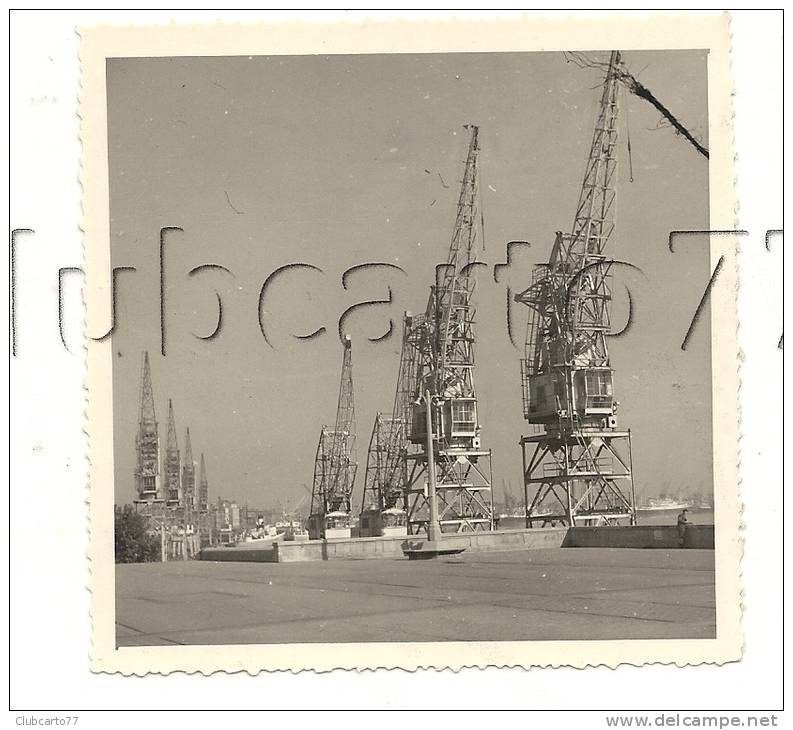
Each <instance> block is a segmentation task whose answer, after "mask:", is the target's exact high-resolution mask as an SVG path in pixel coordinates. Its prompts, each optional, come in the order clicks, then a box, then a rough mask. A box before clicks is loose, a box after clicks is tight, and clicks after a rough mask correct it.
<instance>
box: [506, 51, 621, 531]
mask: <svg viewBox="0 0 793 730" xmlns="http://www.w3.org/2000/svg"><path fill="white" fill-rule="evenodd" d="M621 73H622V72H621V70H620V53H619V52H618V51H612V52H611V55H610V58H609V63H608V66H607V68H606V75H605V80H604V83H603V91H602V95H601V99H600V106H599V109H598V114H597V120H596V122H595V130H594V135H593V137H592V144H591V146H590V149H589V155H588V158H587V163H586V169H585V173H584V182H583V185H582V188H581V193H580V197H579V200H578V207H577V208H576V213H575V219H574V222H573V228H572V232H571V233H569V234H565V233H561V232H559V233H557V234H556V240H555V242H554V245H553V248H552V250H551V255H550V258H549V261H548V263H543V264H539V265H537V266H536V267H535V269H534V272H533V276H532V283H531V285H530V286H529V288H528V289H526V290H525V291H523V292H521V293H520V294H518V295H516V297H515V299H516V301H518V302H522V303H523V304H525V305H527V306H528V307H529V310H530V315H529V324H528V331H527V337H526V351H525V358H524V359H523V360H522V361H521V381H522V390H523V415H524V417H525V419H526V420H527V422H528V423H529V424H531V425H533V426H534V427H535V434H534V435H531V436H524V437H522V438H521V441H520V443H521V449H522V455H523V474H524V503H525V512H526V526H527V527H533V526H534V525H535V523H540V524H542V525H548V524H551V525H553V524H563V525H568V526H572V525H575V524H618V523H619V522H620V521H628V522H630V523H631V524H635V521H636V509H635V502H636V500H635V494H634V488H633V469H632V463H631V433H630V431H629V430H620V429H618V427H617V417H616V412H617V402H616V401H615V399H614V393H613V379H614V377H613V376H614V371H613V369H612V367H611V362H610V360H609V352H608V344H607V343H608V341H607V336H608V334H609V331H610V329H611V321H610V309H611V300H612V267H613V263H614V262H613V260H611V259H609V258H608V257H607V244H608V242H609V239H610V237H611V235H612V233H613V231H614V225H615V221H614V216H615V210H616V189H615V183H616V171H617V150H616V145H617V121H618V87H619V81H620V78H621ZM530 493H531V501H529V496H530Z"/></svg>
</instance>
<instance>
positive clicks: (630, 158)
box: [625, 99, 633, 182]
mask: <svg viewBox="0 0 793 730" xmlns="http://www.w3.org/2000/svg"><path fill="white" fill-rule="evenodd" d="M625 129H626V131H627V136H628V169H629V171H630V182H633V155H632V154H631V123H630V110H629V108H628V103H627V99H626V100H625Z"/></svg>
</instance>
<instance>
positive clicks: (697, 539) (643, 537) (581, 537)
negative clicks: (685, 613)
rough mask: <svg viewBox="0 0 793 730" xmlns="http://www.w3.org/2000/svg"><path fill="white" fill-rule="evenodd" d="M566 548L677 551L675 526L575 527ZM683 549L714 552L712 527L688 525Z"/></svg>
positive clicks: (568, 535) (568, 537)
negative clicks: (664, 549)
mask: <svg viewBox="0 0 793 730" xmlns="http://www.w3.org/2000/svg"><path fill="white" fill-rule="evenodd" d="M563 547H580V548H588V547H589V548H608V547H613V548H667V549H668V548H678V547H681V545H680V544H679V542H678V535H677V526H676V525H634V526H632V527H572V528H570V529H569V530H568V531H567V537H566V538H565V541H564V545H563ZM682 547H684V548H695V549H696V548H699V549H705V550H708V549H710V550H712V549H713V547H714V530H713V525H689V526H688V527H687V528H686V534H685V538H684V542H683V545H682Z"/></svg>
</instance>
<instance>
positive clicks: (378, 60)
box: [83, 23, 740, 671]
mask: <svg viewBox="0 0 793 730" xmlns="http://www.w3.org/2000/svg"><path fill="white" fill-rule="evenodd" d="M688 28H689V30H691V31H692V32H693V31H694V28H693V27H692V26H688ZM706 30H707V33H706V34H705V35H704V36H703V37H702V43H700V44H699V45H697V44H695V43H693V42H692V43H691V44H690V45H687V44H685V43H683V45H680V43H681V42H683V41H684V40H685V36H683V37H682V38H680V39H677V41H676V42H675V43H674V45H673V46H670V47H664V45H663V44H662V43H661V44H659V43H658V42H656V43H655V44H648V43H641V42H636V43H634V44H630V43H626V39H627V38H628V37H630V36H626V35H625V34H624V33H623V34H618V33H615V34H614V43H613V44H612V45H608V46H607V45H605V41H606V40H608V39H606V38H598V39H597V42H595V41H594V39H592V41H593V42H592V44H591V45H590V46H587V45H583V41H584V40H585V35H584V36H583V37H582V34H580V33H579V34H578V35H577V36H575V37H574V39H573V40H574V42H571V45H570V46H569V47H567V46H565V45H559V43H558V40H559V37H558V35H557V36H555V42H554V44H553V47H558V50H508V49H506V48H501V49H498V48H496V49H494V50H468V51H465V52H461V51H454V50H443V49H440V50H437V51H433V52H428V51H423V52H418V51H414V50H411V47H406V48H405V50H403V51H401V52H393V49H390V48H389V49H388V52H370V51H368V50H367V51H363V50H362V51H360V52H338V51H333V52H322V51H319V52H314V53H308V52H301V53H296V52H292V53H290V52H284V51H282V50H279V51H278V52H274V53H269V54H268V53H266V52H261V51H260V52H255V53H246V52H244V44H240V52H239V53H232V52H229V51H228V50H227V46H226V45H223V44H221V46H220V47H219V49H218V51H217V52H212V53H209V52H195V53H187V52H177V51H174V52H173V53H170V52H168V53H162V52H156V53H143V52H141V53H127V52H124V49H125V48H127V46H125V45H124V44H121V45H120V47H119V48H120V50H119V52H117V53H115V52H112V45H105V46H104V47H103V48H104V50H103V53H104V55H102V57H101V59H100V58H99V55H100V54H95V57H94V56H91V55H90V53H88V54H87V59H88V60H87V61H84V63H86V65H87V64H88V63H89V62H94V66H92V67H91V68H96V69H97V70H96V72H95V75H94V77H95V78H96V79H100V80H101V84H103V94H102V95H98V96H96V97H94V99H93V100H94V101H96V102H97V103H98V104H99V106H101V107H103V113H104V117H100V119H99V121H94V122H90V121H89V122H88V124H89V126H90V127H91V129H94V126H91V125H96V128H101V131H102V134H103V135H106V136H105V137H104V139H105V140H106V147H105V150H106V158H105V160H106V164H105V166H104V168H102V167H101V166H98V167H92V166H91V165H87V166H86V169H85V172H84V175H85V176H86V177H90V175H92V174H93V172H95V171H98V174H104V176H105V183H104V197H103V196H102V195H95V196H92V197H91V200H92V201H93V202H92V203H90V204H88V205H87V206H86V215H87V216H89V217H90V216H91V215H92V214H93V213H97V214H98V215H100V220H104V224H100V225H98V226H97V228H96V229H92V228H91V227H90V226H89V227H87V229H86V230H87V235H88V236H89V237H90V235H91V234H92V232H93V231H94V230H100V229H101V235H98V236H97V241H99V239H102V238H103V237H104V238H103V240H104V241H105V243H104V244H102V243H97V244H96V246H95V247H93V248H92V247H91V246H88V248H87V254H86V256H87V258H86V266H87V271H88V275H89V279H88V281H89V283H90V282H91V281H92V279H91V276H92V275H93V276H94V277H95V278H94V279H93V281H94V282H95V283H96V289H95V293H94V295H93V296H94V298H93V299H91V294H90V293H89V294H88V295H87V298H88V307H89V310H88V311H89V329H90V328H91V326H92V325H95V329H94V331H91V332H89V334H91V335H96V337H97V339H96V341H95V343H94V344H93V345H89V382H88V387H89V426H88V430H89V433H90V435H91V439H92V450H93V453H94V455H95V457H96V455H97V454H99V452H100V451H101V458H94V459H93V460H92V466H93V468H95V469H96V471H94V474H93V477H92V539H93V541H94V550H93V553H92V560H93V561H94V562H95V563H99V562H101V564H102V565H105V566H106V569H105V568H102V569H99V570H98V571H97V575H98V576H100V577H103V579H104V578H107V581H106V584H105V583H103V584H102V585H103V586H104V588H102V589H101V590H99V592H100V593H102V591H104V592H103V593H102V595H105V596H108V597H109V599H110V604H109V605H110V606H112V610H110V609H108V614H109V615H104V614H103V615H102V616H99V617H98V618H97V619H96V621H97V623H96V625H95V631H98V632H102V636H103V637H104V639H106V641H107V643H106V644H103V646H104V647H105V648H104V649H103V652H104V653H103V654H102V657H101V659H102V661H104V662H106V663H107V665H108V666H121V664H122V663H123V661H124V657H127V658H129V659H130V661H131V662H133V663H132V664H129V665H124V666H134V667H135V669H136V670H138V671H141V670H144V671H145V666H146V662H147V661H148V662H151V664H150V667H149V668H150V669H152V670H153V669H157V668H161V667H162V666H168V667H173V668H181V667H193V666H196V667H199V666H200V667H206V666H221V667H222V666H225V665H223V664H222V663H221V664H217V663H216V664H212V661H214V660H213V659H212V658H211V657H212V655H211V654H206V657H209V658H208V659H206V661H204V659H203V658H201V657H202V656H203V655H201V654H200V652H201V651H203V650H204V649H206V648H208V647H212V648H213V650H217V648H218V647H220V648H222V649H224V650H228V651H229V652H232V654H229V656H233V648H234V647H245V649H244V651H246V652H248V651H253V652H256V651H262V652H265V653H266V652H267V651H268V650H269V649H272V648H275V647H277V646H280V647H285V646H288V647H290V650H291V651H296V652H299V651H303V650H305V651H307V652H310V651H311V650H312V647H315V648H316V650H317V651H319V650H325V651H327V652H328V653H327V654H326V658H325V659H323V660H322V661H321V662H319V663H316V662H314V661H313V660H312V659H310V658H306V659H302V660H295V665H294V666H296V667H316V666H329V667H331V668H332V667H333V666H359V667H364V666H378V665H379V664H378V662H380V661H382V662H383V663H384V664H385V665H387V666H412V665H413V663H415V662H417V661H419V662H420V661H422V658H426V657H431V658H432V659H431V661H432V662H434V664H435V666H454V665H455V662H460V661H462V660H461V659H459V658H452V659H449V660H448V661H445V660H443V659H442V658H441V659H439V658H438V657H442V656H444V655H443V652H444V651H445V649H444V646H447V647H448V650H449V651H450V652H455V651H459V652H474V654H458V655H456V656H457V657H461V656H463V655H465V656H474V655H475V652H476V651H477V647H483V646H488V647H490V648H491V649H492V650H493V651H496V652H497V651H499V649H498V646H499V645H501V644H502V643H503V645H504V646H505V647H509V651H510V652H513V653H512V654H510V656H513V657H514V656H519V657H520V656H523V657H525V659H524V660H522V661H523V662H524V663H525V664H526V665H528V664H531V663H532V662H534V661H537V662H540V663H542V662H544V661H551V660H550V659H549V658H548V657H551V656H552V652H553V651H554V647H558V649H559V652H560V653H559V654H558V655H554V656H559V657H561V658H560V659H557V660H556V661H557V663H560V662H561V663H570V664H573V665H581V664H582V662H586V661H593V660H597V659H600V660H601V661H610V662H619V661H621V660H623V658H624V660H627V659H632V660H633V661H637V659H641V658H642V657H645V656H646V657H647V658H648V660H660V659H666V660H671V661H675V660H676V659H680V660H681V661H687V662H696V660H697V657H701V658H700V659H699V660H700V661H718V660H723V659H725V658H729V657H732V656H734V655H735V654H736V652H737V653H738V654H739V653H740V636H739V633H738V629H737V618H736V616H737V615H738V610H739V608H738V588H737V586H738V583H737V557H736V552H735V550H736V548H735V545H736V535H735V534H734V530H735V526H736V525H737V523H738V511H737V500H736V498H735V495H736V493H737V491H736V490H737V485H736V484H735V481H736V477H735V464H736V458H735V457H736V443H735V433H736V431H735V429H736V423H737V421H736V420H735V418H736V416H735V407H736V400H735V399H736V397H737V395H736V394H737V386H735V382H736V380H735V370H734V365H735V362H736V357H737V349H735V347H734V341H733V338H734V329H735V314H734V311H731V297H732V296H734V295H733V293H732V291H731V289H732V288H734V272H733V270H732V269H733V267H734V260H733V259H732V258H730V257H729V256H725V255H724V254H723V253H722V252H721V249H720V248H719V247H722V246H728V245H731V244H728V243H727V242H725V241H724V240H723V239H718V240H717V237H716V236H711V235H709V234H708V231H709V230H712V229H719V228H722V229H730V228H731V227H734V226H731V225H725V224H724V220H727V221H728V223H729V218H728V217H725V218H724V219H720V218H719V216H721V215H722V213H721V212H719V213H718V215H716V211H717V210H718V211H725V210H726V211H729V210H731V207H730V206H731V205H732V202H733V201H732V199H731V196H730V194H729V193H730V191H731V185H732V181H731V179H730V178H729V175H728V173H729V169H730V160H731V155H732V151H731V146H730V144H731V143H730V136H729V124H728V121H727V122H725V121H724V120H725V119H726V117H725V116H724V114H723V111H724V108H725V107H724V104H725V103H728V102H725V99H728V95H729V91H728V88H727V87H726V85H725V86H724V89H723V90H722V91H719V90H718V89H721V88H722V87H721V86H720V84H721V83H722V74H723V73H725V72H726V69H725V68H720V67H719V66H718V65H715V64H717V63H718V62H720V61H721V60H722V56H721V55H719V53H718V52H717V51H715V50H714V38H716V39H719V38H721V37H722V33H723V27H722V26H721V25H720V24H719V23H713V24H711V25H709V26H708V27H707V29H706ZM637 37H638V36H637ZM84 42H85V43H86V44H88V45H89V46H90V42H91V37H90V36H89V37H88V38H87V40H86V41H84ZM618 42H619V45H618ZM670 42H671V39H670ZM199 46H200V44H199ZM167 47H168V46H167V44H166V45H165V48H167ZM200 47H201V48H203V46H200ZM108 49H109V50H108ZM100 60H101V64H100V63H99V61H100ZM94 77H89V78H88V80H87V83H86V89H85V91H84V94H85V95H86V97H87V95H88V94H90V92H91V89H92V88H96V87H95V86H93V87H92V85H91V84H92V81H91V79H92V78H94ZM96 83H97V84H99V83H100V81H97V82H96ZM83 103H84V104H85V103H87V102H86V98H85V97H84V99H83ZM714 105H715V108H714ZM714 114H715V115H716V116H715V118H714ZM725 124H726V125H727V126H726V127H725V126H723V125H725ZM89 131H90V130H89ZM89 149H90V148H89ZM725 160H727V163H725V162H724V161H725ZM725 172H726V174H725ZM84 186H85V182H84ZM99 187H100V188H101V187H102V186H99ZM725 190H726V191H727V194H725V193H724V191H725ZM103 199H104V201H105V205H104V207H103V206H102V200H103ZM714 200H715V202H714ZM92 206H93V207H92ZM100 210H101V211H103V212H101V214H100V213H99V211H100ZM728 215H729V213H728ZM102 246H104V248H102ZM100 248H101V251H102V253H101V255H100V254H97V255H96V256H95V258H94V260H93V262H92V261H91V260H90V257H91V252H92V251H93V252H96V251H99V250H100ZM89 266H90V267H93V268H90V269H89V268H88V267H89ZM89 288H90V287H89ZM92 312H95V313H99V314H97V315H96V317H95V318H92ZM103 328H104V329H103ZM730 328H732V329H730ZM103 334H104V337H101V335H103ZM92 347H93V348H95V350H94V352H95V353H96V354H95V355H94V356H93V358H94V359H93V360H92V355H91V348H92ZM92 363H93V367H94V370H93V374H94V378H95V379H94V380H92V370H91V368H92ZM98 363H101V367H100V366H99V365H98ZM725 363H726V366H725ZM731 363H732V366H733V369H732V372H730V367H731V365H730V364H731ZM91 409H93V410H91ZM100 410H101V413H102V414H103V415H101V417H100V415H98V414H99V413H100ZM92 419H93V421H92ZM92 422H93V424H94V430H93V431H92V430H91V423H92ZM100 423H101V424H102V427H101V428H97V424H100ZM97 431H99V432H100V434H99V436H97ZM100 473H101V475H102V480H101V483H100V481H99V480H98V478H97V477H98V475H99V474H100ZM100 491H101V493H102V496H101V498H100V497H98V496H97V495H98V493H99V492H100ZM97 500H99V501H97ZM100 504H101V505H102V513H101V516H98V514H99V512H98V509H99V507H98V505H100ZM97 556H100V557H99V558H98V557H97ZM717 578H718V580H717ZM717 586H718V588H719V590H717ZM97 590H98V589H97V588H94V593H95V595H97ZM720 591H721V593H720ZM731 591H732V593H731ZM720 596H721V597H720ZM725 596H726V598H725ZM725 601H726V602H725ZM717 609H718V610H717ZM110 614H112V615H110ZM647 640H651V642H648V641H647ZM617 642H618V643H617ZM361 645H369V649H370V650H371V651H372V652H373V654H371V655H364V654H359V655H358V656H359V657H364V656H374V657H377V656H378V654H379V655H380V656H381V657H383V658H382V659H368V658H361V659H359V660H358V662H357V663H356V660H355V659H352V660H350V659H345V658H344V657H349V656H352V654H349V653H348V654H345V653H344V652H345V651H348V652H351V651H352V652H353V653H354V648H355V647H359V646H361ZM402 646H404V647H410V648H411V651H413V652H414V655H413V656H414V659H410V660H406V661H407V663H406V664H403V663H401V662H400V660H399V659H398V658H394V657H397V655H396V654H394V653H393V652H395V651H397V650H398V649H399V647H402ZM535 646H536V647H538V651H539V650H540V649H539V647H542V652H551V653H542V654H537V655H535V654H533V652H534V649H533V648H532V647H535ZM617 646H619V647H620V649H616V648H615V647H617ZM650 646H652V647H655V648H654V649H648V648H647V647H650ZM152 647H159V648H161V650H162V651H165V648H166V647H168V648H169V649H168V650H169V651H170V652H171V653H170V654H169V657H170V658H169V659H167V661H166V664H165V665H161V664H159V663H158V662H159V658H155V657H164V656H165V655H164V654H156V653H154V654H153V653H148V654H146V655H140V658H137V659H133V657H136V656H138V655H135V654H134V652H135V651H136V650H139V649H141V648H148V651H149V652H151V651H153V650H152V649H151V648H152ZM188 647H192V650H191V651H192V653H190V654H186V655H185V656H188V657H190V659H188V660H185V661H187V662H189V664H184V665H180V663H179V659H178V658H175V657H177V656H178V655H177V654H175V653H174V652H179V651H182V650H183V649H185V648H188ZM296 647H297V648H296ZM301 647H302V648H301ZM345 647H346V648H345ZM384 647H390V648H384ZM493 647H496V648H495V649H493ZM576 647H582V648H581V649H580V652H579V651H578V650H577V649H576ZM505 650H506V649H505ZM240 651H241V652H242V650H240ZM436 651H437V652H440V653H433V652H436ZM482 651H483V652H484V649H483V650H482ZM619 651H622V654H619ZM334 652H336V653H335V656H336V657H337V659H335V660H334V658H333V657H334ZM389 652H391V653H389ZM515 652H517V653H515ZM520 652H525V653H524V654H520ZM615 652H617V653H616V654H615ZM653 652H655V653H653ZM697 652H700V653H699V654H698V653H697ZM218 656H219V655H218ZM225 656H226V655H225V654H224V657H225ZM239 656H240V657H242V656H246V657H250V658H249V659H246V660H245V661H246V662H249V663H248V664H246V666H265V665H266V666H270V665H269V664H267V662H266V661H265V662H264V664H263V663H262V661H260V660H258V659H255V658H254V657H258V656H259V655H258V654H255V653H254V654H244V653H240V654H239ZM262 656H264V654H262ZM271 656H275V655H271ZM282 656H284V655H282ZM295 656H298V654H295ZM308 656H309V654H306V657H308ZM482 656H483V657H485V656H487V654H486V652H485V653H483V654H482ZM493 656H497V655H493ZM535 656H536V657H537V658H536V659H534V658H533V657H535ZM146 657H148V659H147V658H146ZM328 657H329V658H328ZM241 661H242V659H241ZM257 661H258V664H257ZM273 661H275V660H273ZM278 661H282V660H278ZM284 661H286V662H287V664H286V666H291V665H289V664H288V660H284ZM481 661H482V662H484V663H485V664H486V663H487V661H488V660H487V659H484V658H483V659H482V660H481ZM335 662H337V663H335ZM476 662H477V660H473V661H471V662H469V663H476ZM279 666H281V665H279Z"/></svg>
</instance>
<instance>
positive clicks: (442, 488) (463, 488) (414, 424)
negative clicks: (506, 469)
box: [386, 125, 493, 534]
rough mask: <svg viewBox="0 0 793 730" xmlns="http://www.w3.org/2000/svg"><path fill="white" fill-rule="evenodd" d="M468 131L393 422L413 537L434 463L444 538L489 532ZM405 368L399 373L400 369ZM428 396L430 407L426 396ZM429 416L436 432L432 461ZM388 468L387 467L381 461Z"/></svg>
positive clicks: (409, 337) (473, 135) (405, 353)
mask: <svg viewBox="0 0 793 730" xmlns="http://www.w3.org/2000/svg"><path fill="white" fill-rule="evenodd" d="M466 128H467V129H468V130H469V132H470V141H469V144H468V154H467V156H466V160H465V168H464V171H463V179H462V183H461V186H460V196H459V198H458V202H457V211H456V215H455V220H454V229H453V232H452V237H451V243H450V245H449V252H448V257H447V260H446V263H445V264H444V265H441V266H438V267H437V268H436V274H435V284H434V286H432V287H431V289H430V296H429V301H428V303H427V308H426V310H425V312H424V314H423V315H419V316H416V317H413V316H411V315H410V313H406V314H405V318H404V326H403V341H402V363H401V366H400V377H399V383H398V385H397V394H396V399H395V407H394V413H393V415H392V418H402V419H403V420H404V424H405V428H406V444H407V442H409V444H410V445H406V446H405V447H404V448H403V450H402V458H403V460H404V464H405V467H404V473H405V478H404V485H405V486H404V495H403V500H404V502H403V503H404V509H405V512H406V514H407V526H408V530H409V532H410V533H411V534H417V533H418V532H420V531H422V530H427V531H428V532H429V529H428V523H429V517H430V506H429V502H428V484H429V482H430V474H429V471H428V469H429V468H430V464H431V463H432V468H433V469H434V477H435V483H436V486H437V498H438V505H439V512H438V521H439V523H440V527H441V529H442V530H443V531H444V532H461V531H474V530H491V529H493V498H492V489H491V481H492V473H491V469H490V451H489V450H486V449H483V448H482V444H481V438H480V431H481V426H480V424H479V418H478V411H477V396H476V388H475V385H474V346H475V342H476V337H475V315H476V307H475V290H476V278H475V276H474V273H473V269H474V268H475V267H474V263H475V261H476V253H477V238H478V236H480V235H481V236H483V233H482V226H483V219H482V212H481V208H480V206H479V169H478V161H479V149H480V148H479V128H478V127H477V126H475V125H467V126H466ZM403 365H404V370H403V367H402V366H403ZM427 393H429V402H427V398H426V394H427ZM427 409H431V410H430V414H431V419H429V420H431V422H432V424H433V433H432V434H431V438H430V440H431V442H432V451H433V454H432V456H433V457H434V458H431V459H430V458H429V452H428V445H427V444H428V434H427V422H428V419H427ZM386 463H387V464H388V463H390V462H389V461H388V460H386Z"/></svg>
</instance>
